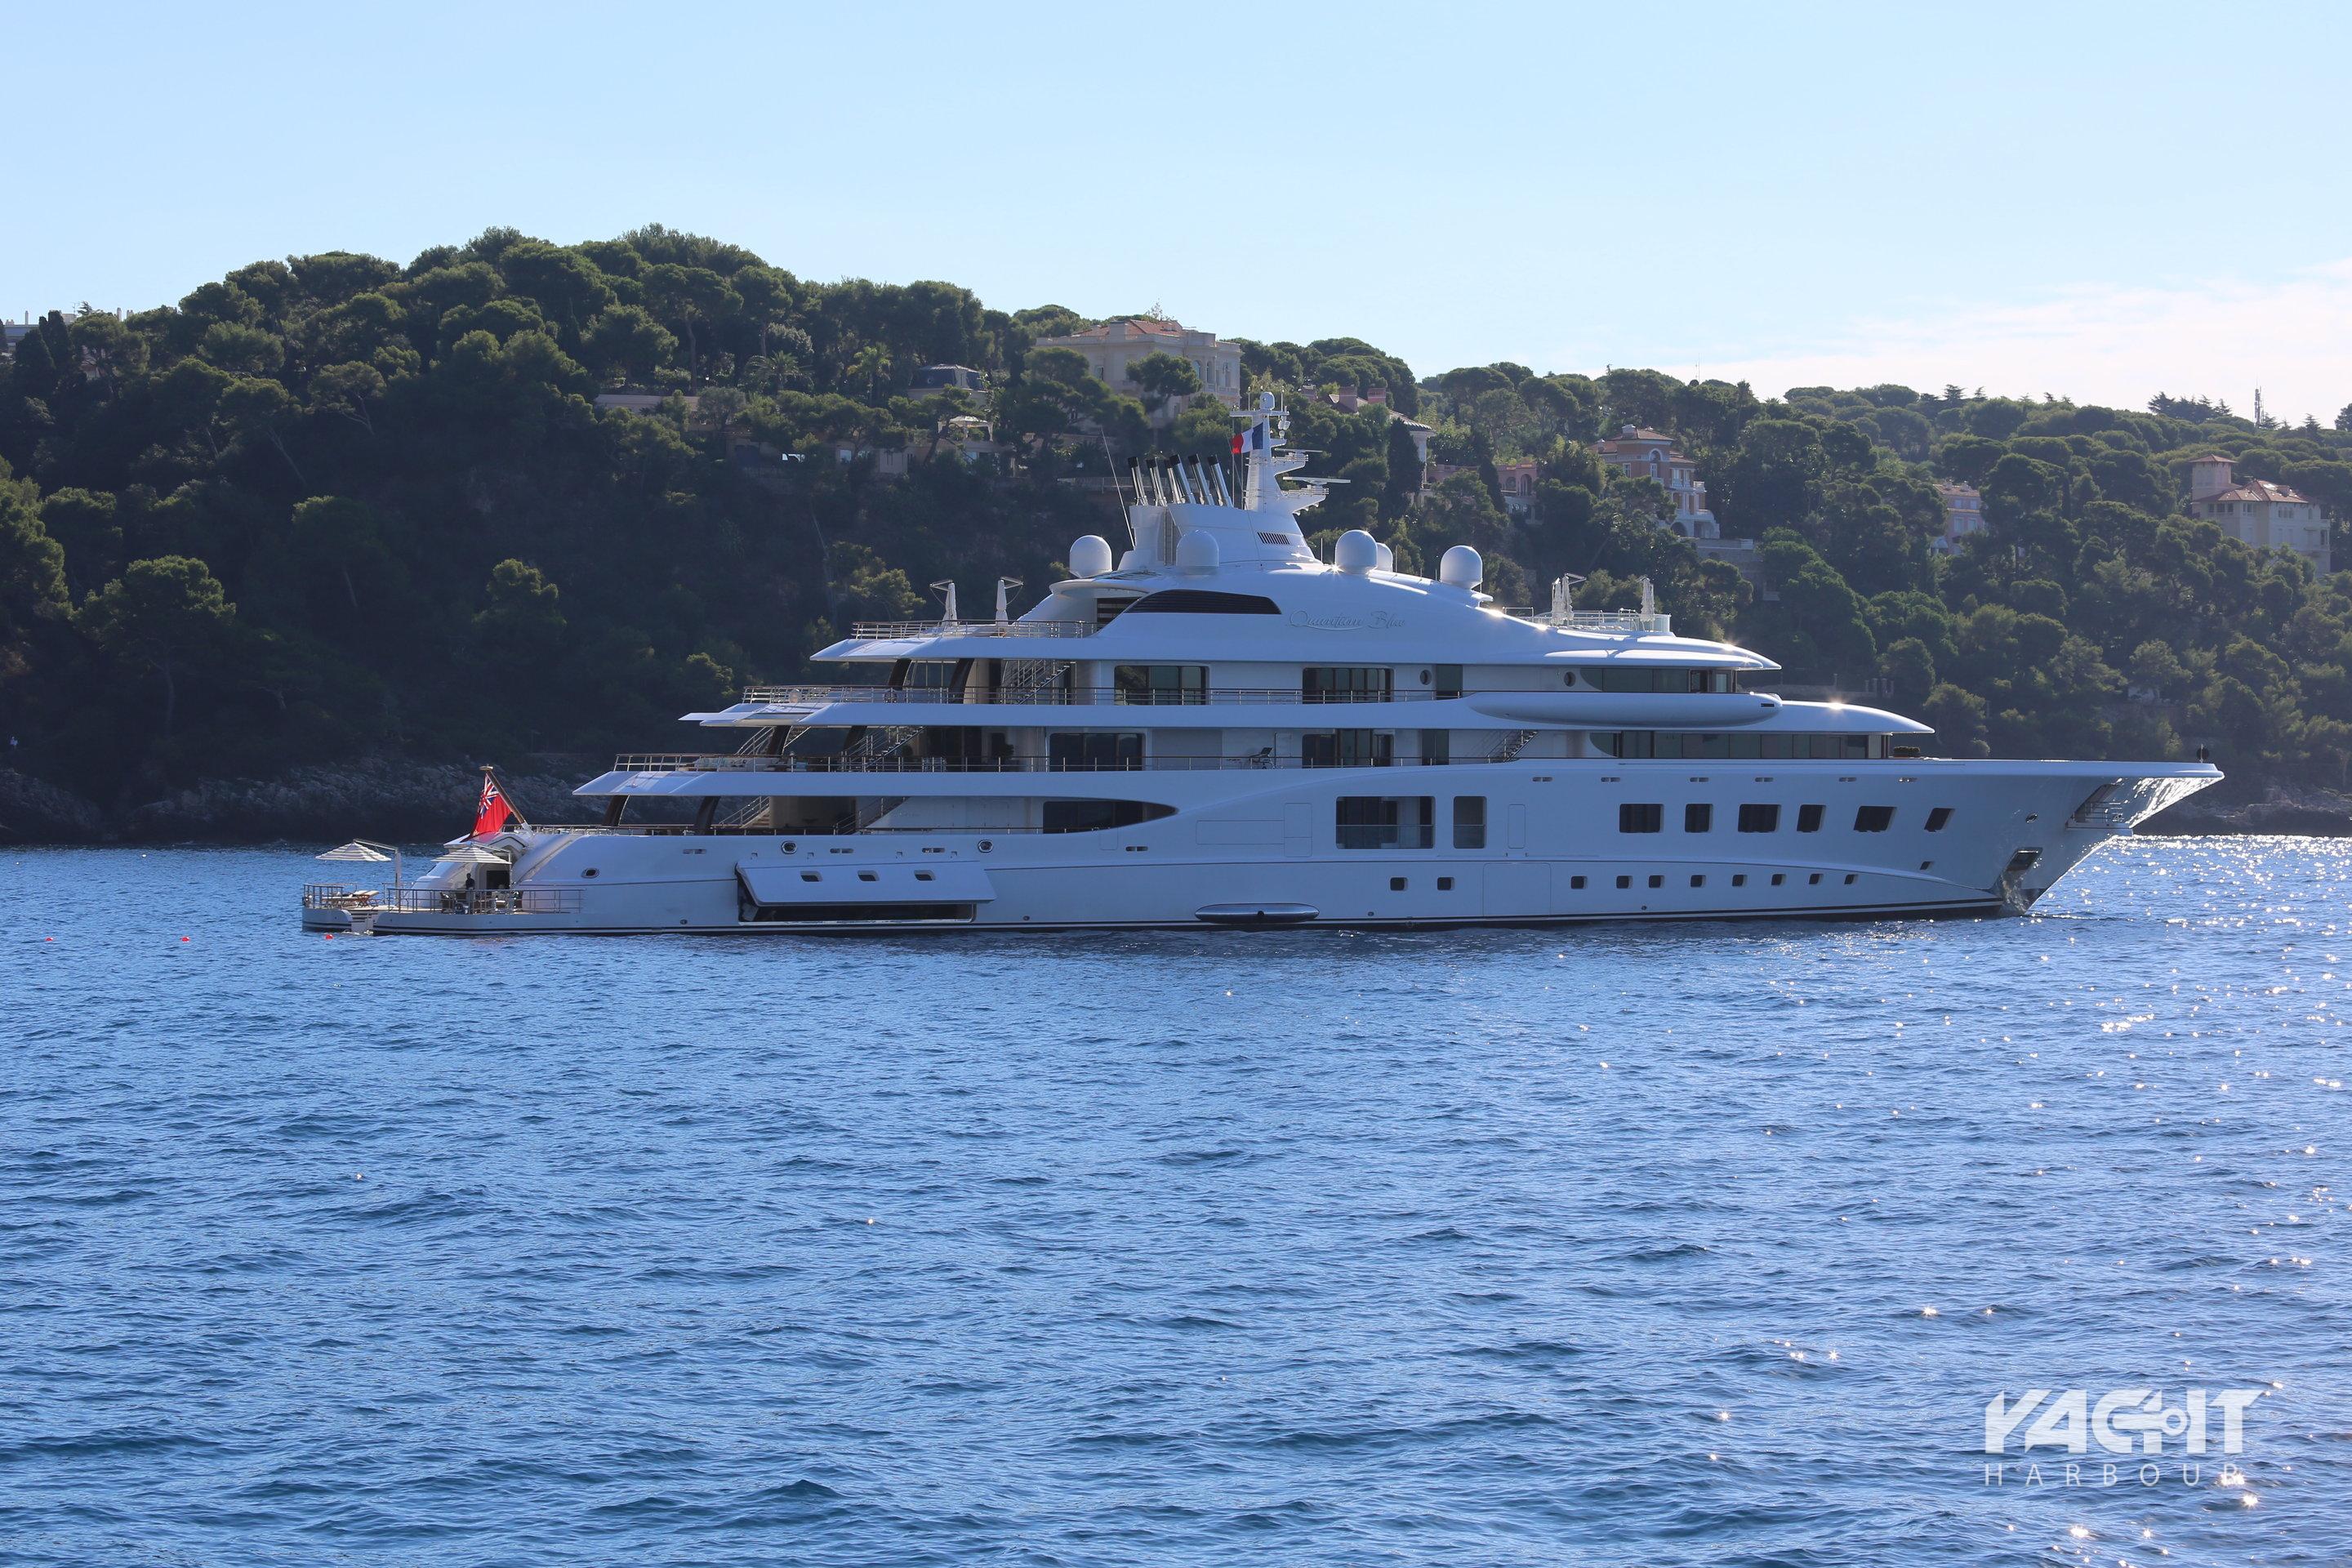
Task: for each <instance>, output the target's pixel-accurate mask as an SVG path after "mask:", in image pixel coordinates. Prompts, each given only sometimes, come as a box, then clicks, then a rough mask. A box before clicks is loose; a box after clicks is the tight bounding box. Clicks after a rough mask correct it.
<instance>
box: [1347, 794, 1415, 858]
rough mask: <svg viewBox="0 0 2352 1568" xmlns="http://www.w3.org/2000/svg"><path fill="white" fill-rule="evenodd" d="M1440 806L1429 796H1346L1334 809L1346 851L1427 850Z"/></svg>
mask: <svg viewBox="0 0 2352 1568" xmlns="http://www.w3.org/2000/svg"><path fill="white" fill-rule="evenodd" d="M1435 804H1436V802H1435V801H1434V799H1433V798H1432V797H1431V796H1429V795H1341V796H1340V797H1339V803H1338V805H1336V807H1335V808H1334V826H1336V827H1337V829H1338V831H1339V847H1340V848H1342V849H1427V848H1429V847H1431V846H1432V845H1433V843H1435V842H1436V839H1435V836H1434V829H1435V824H1436V819H1435V817H1434V816H1433V814H1432V811H1431V807H1433V805H1435Z"/></svg>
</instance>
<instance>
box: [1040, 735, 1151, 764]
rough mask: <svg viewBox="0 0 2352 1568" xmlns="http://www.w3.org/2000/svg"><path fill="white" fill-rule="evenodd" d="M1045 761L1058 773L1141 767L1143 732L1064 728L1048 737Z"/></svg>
mask: <svg viewBox="0 0 2352 1568" xmlns="http://www.w3.org/2000/svg"><path fill="white" fill-rule="evenodd" d="M1045 765H1046V767H1047V768H1048V769H1050V770H1051V771H1053V772H1055V773H1081V772H1092V771H1096V770H1100V769H1107V768H1108V769H1118V768H1139V767H1141V766H1142V765H1143V736H1142V735H1141V734H1140V733H1138V732H1135V731H1127V732H1124V733H1122V732H1120V731H1113V730H1077V731H1056V732H1055V733H1054V734H1052V735H1049V736H1047V737H1046V739H1045Z"/></svg>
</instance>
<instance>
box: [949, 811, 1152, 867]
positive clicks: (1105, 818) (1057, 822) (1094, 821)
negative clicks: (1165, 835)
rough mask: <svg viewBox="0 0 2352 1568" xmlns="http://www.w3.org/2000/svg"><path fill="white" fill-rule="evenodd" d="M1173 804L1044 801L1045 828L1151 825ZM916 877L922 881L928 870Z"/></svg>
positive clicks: (1056, 830)
mask: <svg viewBox="0 0 2352 1568" xmlns="http://www.w3.org/2000/svg"><path fill="white" fill-rule="evenodd" d="M1175 812H1176V808H1175V807H1174V806H1172V805H1153V804H1152V803H1151V802H1150V801H1141V800H1049V801H1047V802H1045V831H1046V832H1048V833H1093V832H1095V831H1097V829H1100V828H1105V827H1132V826H1135V825H1136V824H1137V823H1139V822H1152V821H1156V820H1158V819H1159V818H1160V817H1163V816H1174V815H1175ZM915 875H916V876H917V877H919V878H920V879H923V880H925V881H929V879H930V873H929V872H928V871H918V872H916V873H915Z"/></svg>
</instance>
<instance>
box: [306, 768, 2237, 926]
mask: <svg viewBox="0 0 2352 1568" xmlns="http://www.w3.org/2000/svg"><path fill="white" fill-rule="evenodd" d="M1767 769H1769V772H1767V771H1764V770H1767ZM1841 770H1843V771H1841ZM1051 776H1053V777H1055V780H1056V782H1059V781H1060V779H1061V777H1062V775H1051ZM2218 777H2219V774H2218V773H2215V772H2214V770H2212V769H2210V767H2204V766H2202V765H2195V764H2184V765H2154V766H2148V765H2134V764H2119V763H2001V762H1943V761H1937V760H1933V759H1921V760H1918V761H1916V762H1911V761H1905V762H1903V763H1894V764H1890V763H1883V762H1881V763H1870V764H1868V765H1867V766H1856V765H1855V764H1853V763H1836V762H1823V763H1809V762H1771V763H1756V762H1739V763H1729V764H1727V763H1720V762H1704V763H1701V762H1691V761H1687V760H1685V761H1680V762H1616V761H1597V760H1592V759H1577V760H1553V761H1539V762H1532V763H1483V764H1469V765H1452V766H1448V765H1435V766H1428V767H1383V768H1348V769H1287V770H1265V771H1258V772H1223V773H1166V774H1160V775H1155V774H1154V773H1150V772H1145V771H1136V772H1125V773H1098V774H1090V775H1080V776H1078V777H1076V778H1074V779H1072V780H1071V781H1070V782H1072V783H1073V784H1078V785H1080V786H1081V787H1082V788H1083V789H1084V790H1085V791H1087V792H1089V793H1116V794H1118V795H1122V796H1132V797H1135V798H1138V799H1144V800H1153V801H1157V802H1159V803H1160V804H1164V805H1169V806H1171V807H1172V808H1173V810H1172V815H1170V816H1164V817H1161V818H1160V819H1158V820H1156V821H1152V822H1149V823H1144V824H1141V825H1138V826H1127V827H1114V828H1106V829H1098V830H1094V831H1087V832H1072V833H1056V834H1049V833H1039V832H1018V831H1007V830H1004V829H985V828H980V829H969V830H955V829H946V828H942V829H939V830H931V829H912V828H910V829H905V830H899V831H880V832H877V831H871V830H869V831H864V832H857V833H845V834H839V835H797V836H796V835H789V834H786V835H779V834H775V833H769V832H762V833H735V832H721V833H706V834H694V833H686V832H677V831H672V830H660V829H653V830H638V831H631V830H626V829H623V830H617V831H615V830H604V829H597V828H531V829H527V830H521V831H518V832H516V833H513V834H510V835H509V836H507V838H506V840H503V841H502V842H505V843H506V844H507V846H508V847H510V848H511V849H512V850H513V851H514V854H515V859H514V866H513V873H512V877H513V880H512V889H513V890H512V892H511V893H509V894H506V895H504V896H489V895H481V894H476V895H473V896H472V897H471V898H470V899H469V898H466V897H451V898H449V899H447V900H446V907H404V908H398V909H392V908H385V909H382V910H374V911H371V912H366V913H363V914H362V918H361V925H362V927H365V928H368V929H372V931H373V933H374V934H377V935H446V936H486V935H500V936H520V935H527V934H553V933H564V934H581V935H587V934H624V933H646V932H655V931H671V932H685V933H692V934H716V933H731V934H758V935H783V934H810V933H819V932H822V933H828V934H835V933H852V932H884V933H889V934H908V933H918V932H941V931H997V930H1028V931H1054V930H1071V929H1087V930H1103V929H1112V930H1119V929H1130V930H1133V929H1158V928H1192V929H1198V928H1205V927H1209V926H1226V927H1237V928H1242V929H1251V930H1261V929H1270V928H1272V927H1275V926H1284V927H1288V928H1292V929H1297V928H1300V927H1314V926H1339V927H1351V928H1352V927H1460V926H1475V925H1552V924H1583V923H1592V922H1600V921H1694V920H1726V919H1772V920H1786V919H1813V920H1853V919H1873V918H1893V917H1911V916H1934V915H1968V914H1979V915H1980V914H1995V913H2001V912H2013V911H2021V910H2025V909H2028V908H2030V907H2031V906H2032V902H2033V900H2035V899H2037V898H2039V897H2040V896H2042V894H2043V893H2044V892H2046V891H2047V890H2048V889H2049V888H2050V887H2051V885H2052V884H2053V883H2054V882H2056V881H2057V880H2058V879H2060V878H2061V877H2063V876H2064V875H2065V874H2066V872H2068V871H2069V870H2071V869H2073V868H2074V867H2075V866H2076V865H2078V864H2080V863H2081V861H2082V860H2083V859H2084V858H2085V857H2086V856H2088V855H2089V854H2091V853H2092V852H2093V851H2094V850H2095V849H2096V848H2097V847H2098V846H2099V845H2101V844H2103V843H2105V841H2106V840H2107V839H2109V838H2111V837H2116V836H2117V835H2119V834H2124V833H2128V832H2129V831H2130V828H2131V826H2132V824H2133V823H2135V822H2137V821H2140V820H2143V819H2144V818H2146V817H2147V816H2149V815H2152V814H2153V813H2154V812H2156V811H2158V810H2161V809H2162V808H2163V807H2164V806H2166V805H2170V804H2172V803H2173V802H2174V801H2176V800H2178V799H2180V798H2182V797H2183V796H2185V795H2189V794H2191V793H2194V792H2195V791H2196V790H2199V789H2201V788H2204V787H2206V785H2208V784H2211V783H2213V782H2214V781H2215V779H2217V778H2218ZM992 783H993V784H996V785H997V786H998V788H1000V789H1001V791H1002V792H1003V794H1004V795H1024V796H1028V797H1034V795H1036V793H1037V791H1038V789H1039V787H1040V783H1041V780H1040V779H1039V778H1038V776H1036V775H1027V776H1010V777H1005V778H1003V779H1002V780H991V779H989V778H987V777H986V776H985V775H966V776H961V777H958V776H955V775H946V776H941V775H929V774H916V775H909V776H908V777H906V778H904V779H903V780H899V781H895V782H894V783H893V784H892V785H891V788H892V789H893V791H894V793H895V792H903V795H904V796H906V797H915V796H919V795H921V794H923V793H924V792H926V791H930V792H934V793H938V794H940V795H944V796H950V797H951V798H954V799H958V800H963V801H969V800H971V799H972V798H974V797H975V796H976V795H984V794H985V793H986V790H987V786H988V785H989V784H992ZM1366 798H1372V799H1397V798H1402V799H1405V800H1406V801H1408V802H1412V801H1427V802H1429V803H1430V805H1429V807H1428V811H1427V815H1426V816H1425V817H1424V818H1423V820H1426V821H1427V822H1429V823H1430V825H1431V831H1429V832H1428V833H1427V835H1426V837H1427V839H1428V843H1427V847H1422V845H1421V843H1420V842H1419V839H1418V837H1415V836H1414V835H1412V834H1411V833H1407V834H1405V835H1403V836H1402V837H1404V839H1405V841H1404V842H1401V843H1372V842H1367V835H1366V834H1365V832H1364V830H1362V829H1361V828H1357V829H1354V830H1352V831H1351V830H1350V829H1349V827H1348V826H1344V825H1345V823H1346V822H1347V820H1348V812H1349V808H1348V807H1346V806H1343V805H1342V804H1341V803H1342V801H1343V800H1350V801H1356V802H1360V801H1362V800H1364V799H1366ZM1469 799H1476V800H1479V801H1482V802H1483V803H1484V805H1483V807H1482V809H1481V810H1480V811H1479V812H1478V813H1477V814H1476V816H1477V817H1478V818H1480V819H1482V820H1483V829H1482V830H1465V831H1463V832H1461V833H1460V835H1459V837H1458V839H1457V834H1456V828H1457V827H1458V826H1461V825H1462V823H1463V822H1464V820H1465V816H1466V815H1467V814H1466V812H1465V809H1464V808H1463V807H1461V806H1460V805H1458V803H1460V802H1462V801H1465V800H1469ZM1628 806H1632V807H1635V808H1637V809H1635V810H1633V811H1631V812H1627V811H1625V810H1624V809H1622V808H1625V807H1628ZM1742 806H1748V807H1750V808H1751V810H1749V811H1748V812H1747V813H1743V812H1742V810H1741V807H1742ZM1764 807H1769V808H1772V809H1771V810H1769V811H1766V810H1762V809H1755V808H1764ZM1808 807H1819V810H1818V811H1817V812H1808V810H1807V808H1808ZM1652 808H1654V809H1652ZM1694 808H1698V809H1694ZM1882 811H1883V813H1884V815H1883V816H1881V815H1880V814H1881V812H1882ZM1938 812H1940V813H1941V814H1942V815H1941V816H1940V817H1939V816H1937V813H1938ZM1806 820H1811V821H1813V822H1814V823H1815V826H1813V827H1811V829H1809V830H1807V829H1802V828H1801V823H1802V822H1804V821H1806ZM1768 823H1769V826H1767V824H1768ZM1931 824H1934V825H1935V826H1931ZM1743 825H1745V827H1746V829H1747V830H1743ZM1628 829H1632V830H1628ZM1370 837H1378V834H1377V832H1375V833H1374V834H1372V835H1371V836H1370ZM1350 838H1352V839H1354V841H1355V842H1356V843H1357V844H1363V845H1364V847H1353V845H1351V844H1349V842H1348V840H1349V839H1350ZM420 901H421V902H423V903H425V904H428V905H429V904H431V903H432V902H433V900H431V899H429V898H428V899H425V900H416V899H415V898H413V897H412V899H411V900H407V902H408V903H409V904H410V905H411V906H414V905H415V904H417V903H419V902H420ZM303 919H304V923H305V925H306V926H308V927H310V929H313V930H320V931H347V930H352V929H354V928H353V926H352V914H351V913H350V911H349V910H344V909H340V908H333V907H318V908H306V909H305V910H304V913H303Z"/></svg>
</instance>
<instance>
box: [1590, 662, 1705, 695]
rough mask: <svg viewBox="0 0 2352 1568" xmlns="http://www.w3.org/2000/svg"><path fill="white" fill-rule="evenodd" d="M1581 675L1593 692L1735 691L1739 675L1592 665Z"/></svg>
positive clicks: (1664, 667) (1647, 667)
mask: <svg viewBox="0 0 2352 1568" xmlns="http://www.w3.org/2000/svg"><path fill="white" fill-rule="evenodd" d="M1581 673H1582V674H1583V676H1584V679H1585V681H1586V683H1587V684H1589V685H1590V686H1591V687H1592V689H1594V690H1596V691H1685V692H1687V691H1737V690H1738V689H1739V674H1738V671H1737V670H1730V669H1687V668H1675V667H1669V666H1661V665H1644V664H1633V665H1606V664H1603V665H1591V666H1587V667H1584V668H1583V669H1582V671H1581Z"/></svg>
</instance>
